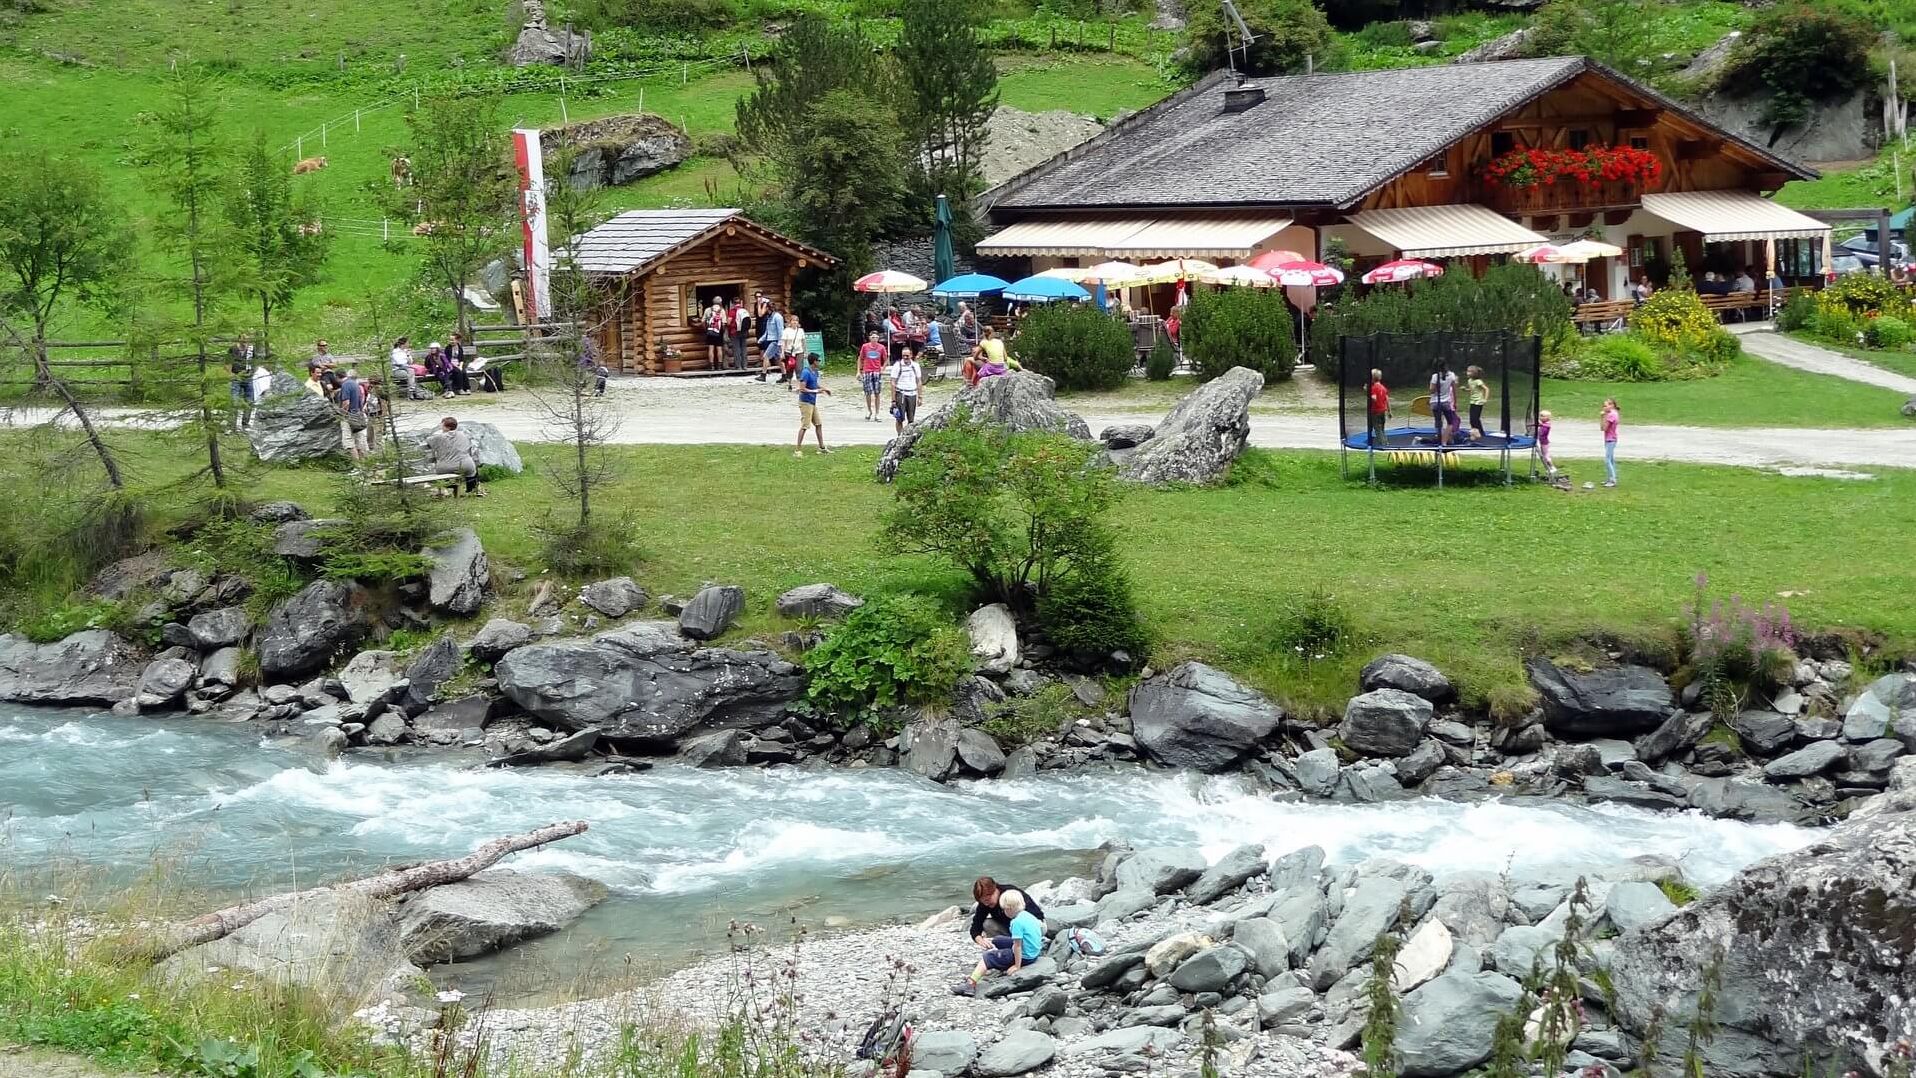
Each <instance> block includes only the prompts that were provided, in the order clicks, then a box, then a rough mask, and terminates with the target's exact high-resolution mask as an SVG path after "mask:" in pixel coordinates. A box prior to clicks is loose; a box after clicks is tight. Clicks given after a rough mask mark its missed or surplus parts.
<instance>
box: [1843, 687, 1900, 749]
mask: <svg viewBox="0 0 1916 1078" xmlns="http://www.w3.org/2000/svg"><path fill="white" fill-rule="evenodd" d="M1894 718H1895V714H1894V712H1892V711H1891V710H1890V707H1889V705H1888V704H1885V703H1884V702H1883V701H1881V700H1880V699H1878V698H1877V697H1876V694H1875V692H1874V691H1868V692H1864V693H1861V694H1860V695H1858V696H1857V697H1856V699H1855V700H1854V701H1853V702H1852V703H1851V704H1850V706H1849V710H1848V711H1847V712H1845V713H1844V715H1843V740H1845V741H1873V740H1875V739H1876V738H1879V737H1882V736H1883V735H1884V734H1886V733H1888V732H1889V727H1890V722H1891V721H1892V720H1893V719H1894Z"/></svg>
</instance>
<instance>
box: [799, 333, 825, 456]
mask: <svg viewBox="0 0 1916 1078" xmlns="http://www.w3.org/2000/svg"><path fill="white" fill-rule="evenodd" d="M819 362H820V361H819V358H818V355H817V353H813V354H812V355H810V356H807V357H806V358H805V369H804V370H802V371H799V372H798V444H796V445H794V446H793V447H792V456H794V457H803V456H804V455H805V428H806V427H810V428H811V429H812V431H813V433H814V434H816V435H817V436H818V451H819V452H820V453H821V454H823V453H830V452H831V450H829V449H827V448H825V420H824V419H823V418H822V417H821V416H820V415H819V414H818V395H819V394H820V393H823V394H825V395H826V396H827V397H829V396H831V395H832V391H831V390H829V389H826V388H825V385H824V382H823V381H822V380H821V379H820V376H819V369H818V368H819Z"/></svg>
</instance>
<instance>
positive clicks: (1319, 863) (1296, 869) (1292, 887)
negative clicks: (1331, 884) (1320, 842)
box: [1271, 846, 1324, 895]
mask: <svg viewBox="0 0 1916 1078" xmlns="http://www.w3.org/2000/svg"><path fill="white" fill-rule="evenodd" d="M1323 870H1324V847H1322V846H1300V847H1298V848H1297V849H1295V850H1292V851H1291V852H1289V853H1287V854H1285V855H1283V856H1282V857H1279V858H1278V859H1277V860H1275V861H1273V862H1271V890H1272V891H1274V892H1276V893H1278V894H1280V895H1288V894H1290V893H1292V892H1295V891H1300V890H1305V889H1309V890H1313V891H1315V890H1318V885H1317V877H1318V874H1319V873H1321V872H1323Z"/></svg>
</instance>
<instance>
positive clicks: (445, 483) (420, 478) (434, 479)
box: [372, 472, 466, 497]
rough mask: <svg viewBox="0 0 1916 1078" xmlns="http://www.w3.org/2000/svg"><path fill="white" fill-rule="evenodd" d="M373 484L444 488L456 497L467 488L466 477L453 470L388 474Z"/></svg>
mask: <svg viewBox="0 0 1916 1078" xmlns="http://www.w3.org/2000/svg"><path fill="white" fill-rule="evenodd" d="M372 485H373V486H376V487H392V486H404V487H424V488H427V489H432V490H438V489H441V488H443V489H445V490H448V491H450V492H452V494H453V496H454V497H457V496H459V495H460V494H461V493H463V492H464V490H465V486H466V477H465V476H463V475H458V474H456V473H453V472H432V473H430V474H428V475H408V476H403V477H401V478H398V479H394V478H392V477H390V476H388V477H386V478H384V479H375V480H373V481H372Z"/></svg>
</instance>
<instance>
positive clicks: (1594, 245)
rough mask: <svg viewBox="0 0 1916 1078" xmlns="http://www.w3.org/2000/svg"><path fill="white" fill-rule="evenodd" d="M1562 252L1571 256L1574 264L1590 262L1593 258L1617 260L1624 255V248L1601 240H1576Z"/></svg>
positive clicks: (1568, 244) (1564, 246)
mask: <svg viewBox="0 0 1916 1078" xmlns="http://www.w3.org/2000/svg"><path fill="white" fill-rule="evenodd" d="M1560 250H1562V251H1563V252H1564V253H1565V254H1567V255H1570V256H1571V261H1573V262H1588V261H1590V260H1591V259H1593V258H1615V257H1617V256H1618V255H1620V254H1622V253H1623V248H1621V247H1617V246H1614V245H1612V244H1608V243H1604V242H1603V241H1601V240H1576V241H1574V242H1571V243H1566V244H1564V245H1563V247H1562V248H1560Z"/></svg>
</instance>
